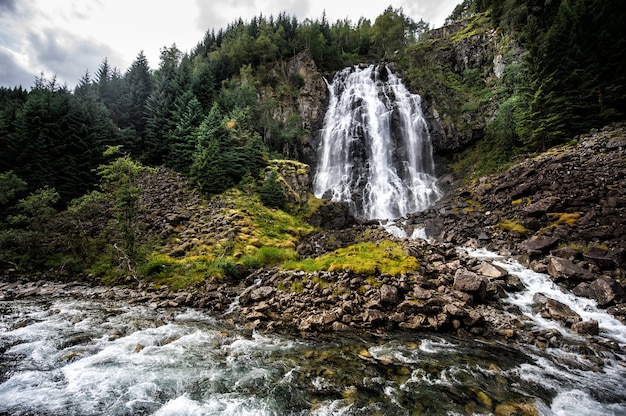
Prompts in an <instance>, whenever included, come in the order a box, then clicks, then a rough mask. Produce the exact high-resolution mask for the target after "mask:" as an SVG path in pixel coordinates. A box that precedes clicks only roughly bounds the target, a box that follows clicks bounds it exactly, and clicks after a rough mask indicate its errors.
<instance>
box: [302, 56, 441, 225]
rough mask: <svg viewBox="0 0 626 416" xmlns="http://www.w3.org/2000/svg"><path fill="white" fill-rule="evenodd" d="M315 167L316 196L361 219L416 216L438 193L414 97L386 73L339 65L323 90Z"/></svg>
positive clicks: (417, 100)
mask: <svg viewBox="0 0 626 416" xmlns="http://www.w3.org/2000/svg"><path fill="white" fill-rule="evenodd" d="M329 90H330V103H329V107H328V111H327V112H326V117H325V119H324V129H323V133H322V140H321V142H320V147H319V151H318V162H319V164H318V166H317V171H316V174H315V179H314V182H313V189H314V193H315V195H316V196H317V197H318V198H329V199H332V200H333V201H337V202H346V203H348V204H350V207H351V209H352V211H353V213H354V214H355V215H356V216H357V217H360V218H366V219H394V218H401V217H404V216H406V215H407V214H409V213H412V212H418V211H423V210H424V209H426V208H427V207H428V206H430V205H431V204H433V203H434V202H435V201H436V200H437V199H438V198H439V197H441V194H442V193H441V191H440V190H439V189H438V187H437V185H436V178H435V176H434V162H433V157H432V146H431V143H430V137H429V135H428V129H427V125H426V120H425V119H424V116H423V114H422V110H421V97H420V96H419V95H416V94H411V93H410V92H409V91H408V90H407V89H406V87H405V86H404V85H403V84H402V82H401V80H400V79H399V78H398V77H397V76H396V75H395V74H393V73H392V72H391V71H390V70H389V69H388V68H386V67H382V68H381V67H380V66H374V65H371V66H369V67H367V68H360V67H355V68H346V69H344V70H343V71H341V72H339V73H337V75H335V77H334V79H333V82H332V84H330V85H329Z"/></svg>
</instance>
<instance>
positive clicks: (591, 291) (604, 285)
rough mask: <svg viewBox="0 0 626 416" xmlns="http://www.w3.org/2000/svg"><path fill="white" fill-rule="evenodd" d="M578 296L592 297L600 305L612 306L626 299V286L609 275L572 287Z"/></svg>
mask: <svg viewBox="0 0 626 416" xmlns="http://www.w3.org/2000/svg"><path fill="white" fill-rule="evenodd" d="M572 292H574V294H575V295H577V296H584V297H586V298H591V299H593V300H595V301H596V302H597V304H598V305H599V306H603V307H606V306H610V305H614V304H616V303H620V302H623V301H624V288H622V286H621V285H620V284H619V283H618V282H617V281H615V280H613V279H611V278H609V277H600V278H598V279H596V280H594V281H593V282H591V283H588V282H583V283H581V284H579V285H578V286H576V287H575V288H574V289H572Z"/></svg>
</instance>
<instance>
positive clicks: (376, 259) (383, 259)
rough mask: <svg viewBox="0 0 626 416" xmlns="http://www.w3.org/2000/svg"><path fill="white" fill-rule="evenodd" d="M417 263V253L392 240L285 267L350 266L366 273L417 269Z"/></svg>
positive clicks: (336, 268) (332, 268) (333, 268)
mask: <svg viewBox="0 0 626 416" xmlns="http://www.w3.org/2000/svg"><path fill="white" fill-rule="evenodd" d="M417 266H418V264H417V260H416V259H415V257H413V256H410V255H408V254H407V253H406V252H405V251H404V250H403V249H402V247H401V246H400V245H399V244H398V243H396V242H392V241H389V240H383V241H379V242H376V243H373V242H365V243H358V244H354V245H351V246H349V247H345V248H340V249H337V250H335V251H333V252H332V253H328V254H325V255H323V256H320V257H316V258H309V259H304V260H301V261H286V262H285V263H283V268H285V269H288V270H304V271H307V272H315V271H320V270H326V271H330V272H333V271H348V270H350V271H352V272H353V273H356V274H360V275H366V276H372V275H376V274H380V273H389V274H391V275H399V274H401V273H406V272H408V271H411V270H415V269H416V268H417Z"/></svg>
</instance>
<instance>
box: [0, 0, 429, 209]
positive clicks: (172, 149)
mask: <svg viewBox="0 0 626 416" xmlns="http://www.w3.org/2000/svg"><path fill="white" fill-rule="evenodd" d="M425 27H427V24H426V23H424V22H420V23H419V24H418V23H415V22H413V21H412V20H411V19H409V18H408V17H406V16H405V15H404V14H403V13H402V11H401V10H393V9H391V8H389V9H388V10H386V11H385V13H384V14H383V15H381V17H379V19H377V20H376V22H375V23H374V24H372V22H371V21H370V20H368V19H360V20H359V21H358V23H356V24H355V23H352V22H351V21H349V20H347V19H346V20H341V21H337V22H335V23H334V24H330V23H329V22H328V21H327V20H326V18H325V16H322V18H321V19H318V20H315V21H311V20H305V21H303V22H298V21H297V19H296V18H295V17H291V16H288V15H287V14H284V13H283V14H280V15H279V16H278V17H277V18H274V17H272V16H270V17H263V16H261V17H255V18H253V19H252V20H251V21H249V22H244V21H242V20H241V19H239V20H238V21H236V22H234V23H233V24H231V25H229V26H228V27H227V28H226V29H220V30H219V31H217V32H215V31H214V30H211V31H209V32H207V33H206V35H205V37H204V39H203V40H202V41H201V42H200V43H199V44H198V45H197V46H196V47H195V48H194V49H193V50H192V51H191V52H189V53H182V52H181V51H180V50H179V49H178V48H177V47H176V46H175V45H172V46H171V47H165V48H163V49H162V50H161V55H160V62H159V63H158V67H157V68H156V69H155V70H151V68H150V65H149V63H148V61H147V59H146V57H145V55H144V54H143V52H140V53H139V54H138V56H137V58H136V59H135V61H134V62H133V63H132V65H131V66H130V67H129V68H128V69H127V70H126V71H125V72H124V73H122V72H121V71H120V70H119V69H118V68H114V67H111V66H110V65H109V63H108V61H107V59H104V60H103V62H102V63H101V65H100V66H99V68H98V70H97V71H96V73H95V74H89V73H86V74H85V75H84V76H83V78H82V79H81V80H80V82H79V83H78V85H77V87H76V88H75V89H74V90H73V91H71V90H70V89H68V87H67V86H66V85H59V84H58V83H57V82H56V80H55V79H54V78H53V79H51V80H49V79H45V78H44V77H43V75H42V76H41V77H39V78H37V79H36V80H35V83H34V86H33V87H32V88H31V89H30V90H29V91H27V90H25V89H23V88H21V87H20V88H13V89H8V88H0V123H1V124H0V148H1V149H2V154H1V157H0V172H8V171H12V172H13V173H14V174H15V175H17V176H18V177H20V178H21V179H23V180H24V181H25V182H26V183H27V184H28V185H27V189H28V190H29V191H33V190H35V189H38V188H41V187H43V186H50V187H54V188H55V189H56V190H57V191H58V192H59V194H60V196H61V201H64V202H67V201H69V200H71V199H72V198H75V197H78V196H80V195H82V194H84V193H85V191H86V190H87V189H89V188H91V187H92V186H93V185H94V182H95V180H96V177H95V174H94V170H95V168H97V166H99V164H101V163H103V161H104V160H103V157H102V154H103V152H104V150H105V148H106V147H107V146H109V145H122V146H123V149H124V150H125V151H126V152H127V153H128V154H129V155H130V156H131V157H133V158H135V159H136V160H138V161H141V162H142V163H144V164H147V165H152V166H154V165H161V164H164V165H167V166H170V167H172V168H174V169H176V170H178V171H180V172H182V173H184V174H186V175H191V177H192V179H193V180H194V182H195V183H196V184H198V185H199V186H200V187H201V188H202V189H203V190H204V191H205V192H207V193H219V192H221V191H223V190H224V189H225V187H228V186H232V185H233V184H236V183H237V182H238V181H239V180H241V178H242V177H243V176H245V174H246V173H248V172H250V173H251V174H253V175H255V174H256V173H257V171H258V168H259V167H260V166H262V165H263V159H264V158H266V157H268V156H272V155H273V156H275V157H287V158H289V157H291V158H296V157H297V156H298V155H299V147H300V146H301V142H302V139H303V137H304V136H305V135H306V133H307V132H306V131H304V130H303V129H302V124H303V123H302V120H298V119H297V118H294V117H291V118H290V119H289V120H280V119H275V118H274V117H273V113H272V110H273V109H272V107H271V103H268V102H261V101H260V100H259V97H260V91H261V89H262V88H265V87H271V88H272V89H274V90H277V91H281V92H282V94H283V95H292V96H294V95H297V91H298V89H299V88H300V87H301V86H302V80H301V79H295V78H292V79H288V80H284V79H280V78H277V77H276V76H275V75H274V74H275V72H272V68H273V67H274V66H275V65H276V62H278V61H280V60H284V59H288V58H291V57H293V56H295V55H296V54H298V53H300V52H302V51H305V50H307V51H310V53H311V55H312V57H313V59H314V60H315V61H316V63H317V65H318V66H319V68H320V69H322V70H334V69H339V68H342V67H344V66H346V65H350V64H354V63H356V62H360V61H370V60H379V59H381V58H382V57H384V56H386V55H389V56H391V55H392V53H393V52H392V51H393V50H397V49H398V47H400V46H401V44H403V43H408V42H410V41H412V40H414V39H415V36H416V35H417V33H418V31H419V30H423V29H424V28H425ZM392 28H395V29H392ZM209 171H210V172H212V174H211V176H208V174H207V173H204V172H209Z"/></svg>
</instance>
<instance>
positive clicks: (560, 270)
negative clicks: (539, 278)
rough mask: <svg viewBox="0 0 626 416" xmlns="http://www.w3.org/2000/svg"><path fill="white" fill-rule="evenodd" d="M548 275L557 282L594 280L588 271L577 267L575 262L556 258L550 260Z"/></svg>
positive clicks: (552, 257)
mask: <svg viewBox="0 0 626 416" xmlns="http://www.w3.org/2000/svg"><path fill="white" fill-rule="evenodd" d="M548 274H549V275H550V276H552V277H553V278H554V279H555V280H557V281H563V280H592V279H593V275H592V274H591V273H590V272H589V271H588V270H585V269H583V268H582V267H580V266H577V265H576V264H574V262H573V261H571V260H568V259H564V258H562V257H554V256H551V257H550V258H549V259H548Z"/></svg>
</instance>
